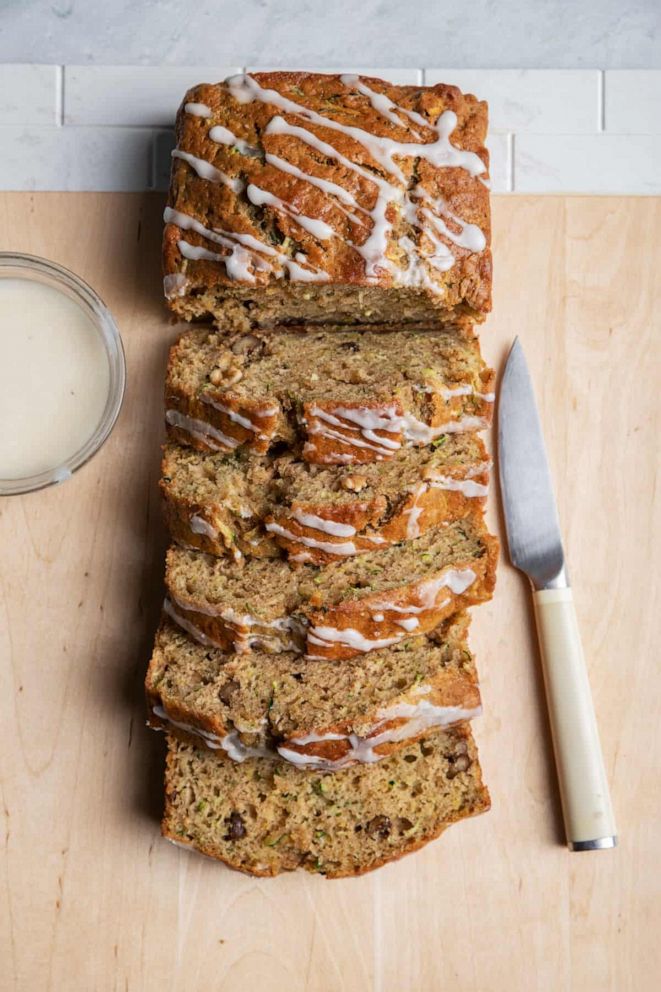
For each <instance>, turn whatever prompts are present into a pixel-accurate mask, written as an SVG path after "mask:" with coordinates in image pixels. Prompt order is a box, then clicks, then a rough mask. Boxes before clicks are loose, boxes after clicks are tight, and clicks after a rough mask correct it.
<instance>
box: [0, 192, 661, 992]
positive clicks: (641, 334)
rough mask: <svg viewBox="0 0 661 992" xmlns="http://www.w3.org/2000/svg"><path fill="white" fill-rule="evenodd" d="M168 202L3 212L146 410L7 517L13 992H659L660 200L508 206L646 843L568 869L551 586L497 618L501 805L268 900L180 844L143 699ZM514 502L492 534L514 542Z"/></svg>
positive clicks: (8, 954) (7, 241)
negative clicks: (541, 636) (108, 314)
mask: <svg viewBox="0 0 661 992" xmlns="http://www.w3.org/2000/svg"><path fill="white" fill-rule="evenodd" d="M162 206H163V204H162V200H161V198H160V197H159V196H156V195H144V196H142V195H115V194H108V195H98V194H94V195H93V194H34V195H31V194H5V195H3V196H1V197H0V239H1V247H2V248H4V249H14V250H18V251H25V252H33V253H35V254H39V255H44V256H46V257H48V258H52V259H56V260H57V261H58V262H61V263H63V264H64V265H67V266H70V267H71V268H72V269H74V270H75V271H76V272H77V273H79V274H80V275H81V276H82V277H83V278H84V279H87V280H88V281H89V282H90V283H91V284H92V285H93V286H94V287H95V288H96V289H97V290H98V292H99V293H100V295H101V296H102V297H103V298H104V300H105V301H106V302H107V303H108V305H109V306H110V307H111V309H112V311H113V312H114V314H115V316H116V318H117V321H118V324H119V326H120V329H121V332H122V335H123V339H124V344H125V347H126V355H127V363H128V389H127V394H126V401H125V404H124V409H123V412H122V414H121V418H120V420H119V423H118V425H117V427H116V429H115V431H114V433H113V435H112V437H111V439H110V441H109V442H108V443H107V444H106V446H105V447H104V449H103V450H102V452H101V453H100V454H99V455H98V456H97V457H96V458H95V459H94V460H93V461H92V462H91V463H90V464H89V465H88V466H86V467H85V468H84V469H83V470H81V471H80V473H79V474H77V475H76V476H75V477H74V478H73V479H72V480H71V481H70V482H68V483H66V484H65V485H63V486H61V487H59V488H56V489H50V490H47V491H44V492H40V493H35V494H33V495H30V496H25V497H13V498H9V499H8V498H5V499H0V570H1V574H0V580H1V585H0V588H1V592H2V598H1V600H0V774H1V783H0V785H1V794H2V806H1V810H2V813H1V820H0V822H1V823H2V836H3V838H4V841H3V853H2V862H1V863H0V878H1V879H2V881H1V882H0V885H1V891H0V987H1V988H2V989H3V990H5V989H20V990H26V992H27V990H30V992H41V990H46V989H52V990H55V992H65V990H76V992H77V990H83V992H91V990H96V989H98V990H102V992H106V990H110V989H127V990H131V992H133V990H141V989H147V990H151V989H158V990H165V989H176V990H177V992H181V990H202V989H204V990H205V992H206V990H214V992H215V990H227V992H244V990H250V989H260V988H261V989H268V990H269V992H285V990H286V992H298V990H303V989H305V990H310V992H335V990H344V992H440V990H451V992H469V990H470V992H500V990H503V992H505V990H507V992H518V990H521V992H532V990H536V989H538V990H541V992H548V990H553V992H556V990H569V989H571V990H576V992H592V990H594V992H606V990H613V992H627V990H631V992H646V990H648V989H649V990H651V989H656V988H659V987H660V986H661V799H660V796H661V781H660V776H661V676H660V672H661V665H660V661H661V659H660V657H659V653H660V649H659V639H660V638H659V633H660V631H659V618H660V616H661V604H660V602H659V560H660V558H661V549H660V548H659V533H660V532H661V519H660V516H659V498H658V490H657V488H656V486H657V466H658V454H659V408H660V403H659V396H660V373H661V367H660V362H659V340H660V339H661V327H660V326H659V324H660V319H659V314H660V312H661V298H660V290H659V286H660V282H659V277H658V273H659V270H660V269H661V252H660V246H661V243H660V240H659V231H661V201H658V200H657V201H655V200H652V199H633V198H631V199H615V198H611V199H601V198H600V199H596V198H593V199H587V198H569V197H567V198H565V197H548V198H530V197H503V198H496V199H495V202H494V214H495V216H494V226H495V231H496V238H495V242H496V243H495V259H496V287H495V306H494V314H493V317H492V318H490V319H489V321H488V322H487V325H486V326H485V328H484V330H483V332H482V342H483V349H484V352H485V355H486V357H487V359H488V360H489V361H491V362H492V363H493V364H495V365H496V367H498V368H500V367H501V365H502V361H503V358H504V356H505V354H506V350H507V348H508V346H509V344H510V342H511V340H512V337H513V336H514V335H515V334H519V335H520V336H521V338H522V340H523V343H524V346H525V349H526V353H527V356H528V359H529V362H530V365H531V369H532V373H533V376H534V379H535V382H536V386H537V391H538V397H539V402H540V405H541V409H542V415H543V420H544V424H545V429H546V434H547V440H548V445H549V449H550V457H551V461H552V464H553V469H554V472H555V479H556V483H557V489H558V493H559V504H560V516H561V519H562V522H563V528H564V534H565V538H566V546H567V551H568V556H569V562H570V570H571V575H572V579H573V583H574V586H575V593H576V600H577V609H578V613H579V617H580V621H581V624H582V630H583V636H584V641H585V649H586V654H587V659H588V662H589V667H590V677H591V681H592V686H593V690H594V699H595V705H596V708H597V712H598V717H599V723H600V727H601V733H602V738H603V744H604V751H605V758H606V766H607V769H608V773H609V777H610V780H611V782H612V789H613V801H614V805H615V810H616V815H617V819H618V826H619V833H620V847H619V848H618V849H617V850H615V851H611V852H600V853H595V854H569V853H568V852H567V850H566V849H565V847H564V845H563V838H562V829H561V821H560V817H559V807H558V795H557V788H556V782H555V777H554V769H553V762H552V759H551V751H550V745H549V734H548V726H547V717H546V712H545V707H544V699H543V695H542V688H541V682H540V675H539V669H538V657H537V650H536V645H535V637H534V630H533V626H532V623H531V617H530V611H529V601H528V591H527V588H526V585H525V582H524V580H523V579H522V578H521V577H520V576H519V575H518V574H517V573H516V572H514V571H513V570H512V569H511V568H510V567H509V565H508V564H507V563H506V561H503V562H502V563H501V567H500V576H499V583H498V589H497V593H496V597H495V599H494V600H493V602H492V603H490V604H488V605H487V606H483V607H481V608H480V609H478V610H476V611H475V620H474V633H473V644H474V646H475V648H476V651H477V658H478V663H479V668H480V673H481V678H482V687H483V695H484V704H485V709H486V712H485V716H484V717H483V718H482V719H481V720H480V721H479V722H477V724H476V733H477V738H478V741H479V744H480V746H481V753H482V758H483V765H484V772H485V777H486V780H487V782H488V784H489V786H490V789H491V794H492V799H493V809H492V811H491V812H490V813H489V814H487V815H486V816H482V817H479V818H478V819H475V820H472V821H469V822H467V823H464V824H460V825H458V826H455V827H453V828H451V829H450V831H449V832H448V833H447V834H446V835H445V836H444V837H442V838H441V839H440V840H439V841H437V842H436V843H434V844H432V845H430V846H429V847H428V848H427V849H425V850H423V851H422V852H420V853H419V854H416V855H414V856H413V857H410V858H406V859H404V860H403V861H401V862H399V863H398V864H395V865H391V866H389V867H386V868H384V869H382V870H381V871H379V872H377V873H376V874H373V875H368V876H366V877H364V878H362V879H357V880H348V881H336V882H328V881H326V880H324V879H323V878H320V877H315V876H308V875H304V874H300V875H299V874H296V875H294V876H288V877H282V878H278V879H275V880H255V879H251V878H247V877H244V876H242V875H238V874H235V873H232V872H230V871H228V870H226V869H225V868H223V867H221V866H219V865H216V864H214V863H213V862H211V861H208V860H206V859H203V858H201V857H198V856H196V855H193V854H188V853H186V852H184V851H181V850H179V849H177V848H175V847H172V846H171V845H169V844H167V843H165V842H164V841H162V840H161V839H160V836H159V827H158V817H159V815H160V810H161V775H162V764H163V740H162V738H161V737H160V736H159V735H157V734H154V733H151V732H148V731H147V730H146V729H145V728H144V710H143V701H142V685H141V683H142V679H143V675H144V670H145V665H146V662H147V659H148V655H149V648H150V641H151V637H152V633H153V630H154V627H155V625H156V621H157V616H158V612H159V604H160V600H161V595H162V591H161V573H162V563H163V552H164V548H165V543H166V541H165V535H164V533H163V528H162V524H161V520H160V514H159V502H158V492H157V477H158V468H159V443H160V440H161V437H162V407H161V393H162V379H163V371H164V366H165V356H166V350H167V346H168V343H169V342H170V341H171V340H172V338H173V337H174V335H175V333H176V328H175V326H174V325H173V324H172V323H171V322H170V321H169V318H168V316H167V314H166V311H165V309H164V307H163V304H162V300H161V287H160V275H159V257H158V256H159V238H160V228H161V222H160V214H161V211H162ZM497 509H498V504H497V494H496V492H495V490H494V493H493V495H492V499H491V516H492V525H493V526H494V527H495V528H496V529H497V530H499V529H500V525H499V519H498V513H497Z"/></svg>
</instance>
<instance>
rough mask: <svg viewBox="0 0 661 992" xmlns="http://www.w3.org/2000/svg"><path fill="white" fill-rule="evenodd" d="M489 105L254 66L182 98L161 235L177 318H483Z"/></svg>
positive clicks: (230, 321) (444, 90)
mask: <svg viewBox="0 0 661 992" xmlns="http://www.w3.org/2000/svg"><path fill="white" fill-rule="evenodd" d="M486 128H487V105H486V104H485V103H481V102H479V101H478V100H476V98H475V97H474V96H470V95H464V94H462V93H461V92H460V91H459V90H458V89H457V88H456V87H454V86H445V85H442V84H437V85H435V86H429V87H425V86H417V85H416V86H393V85H392V84H390V83H387V82H384V81H383V80H380V79H370V78H367V77H356V76H348V75H343V76H339V75H325V74H323V75H322V74H319V73H307V72H295V73H292V72H274V73H257V74H251V75H249V76H241V77H234V78H233V79H229V80H227V81H226V82H224V83H216V84H203V85H200V86H196V87H195V88H194V89H192V90H190V91H189V92H188V93H187V94H186V96H185V97H184V101H183V104H182V106H181V108H180V110H179V114H178V116H177V143H178V148H177V149H176V151H175V152H174V158H173V166H172V179H171V184H170V196H169V200H168V208H167V210H166V212H165V221H166V227H165V231H164V237H163V267H164V273H165V279H164V288H165V293H166V297H167V299H168V303H169V305H170V307H171V308H172V309H173V310H174V311H175V313H177V314H178V315H179V316H180V317H183V318H184V319H186V320H194V319H198V318H200V317H209V316H210V317H211V318H213V319H214V320H216V321H217V322H218V324H219V325H220V326H221V327H224V328H227V327H234V328H238V329H239V330H246V329H248V328H250V327H251V326H254V325H255V324H258V325H260V326H266V327H273V326H274V325H277V324H279V323H282V322H283V321H285V320H290V321H291V320H296V321H299V322H300V321H309V322H319V323H325V324H327V323H336V322H337V323H345V324H346V323H354V322H358V323H367V322H370V321H372V322H376V323H379V322H383V321H386V322H390V323H402V322H405V321H408V322H411V321H412V322H416V321H420V320H423V319H427V320H430V319H431V320H435V321H438V322H440V321H448V320H457V319H458V318H464V319H469V320H483V319H484V315H485V314H486V313H487V312H488V311H489V309H490V307H491V252H490V249H489V241H490V217H489V192H488V189H487V183H488V165H489V156H488V152H487V150H486V148H485V137H486Z"/></svg>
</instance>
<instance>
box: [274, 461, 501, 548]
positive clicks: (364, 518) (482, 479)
mask: <svg viewBox="0 0 661 992" xmlns="http://www.w3.org/2000/svg"><path fill="white" fill-rule="evenodd" d="M487 477H488V473H487V472H486V471H485V472H483V473H480V474H479V475H477V476H475V477H474V478H475V482H477V483H479V484H481V485H486V481H487ZM484 503H485V497H483V496H482V497H477V498H476V497H474V496H471V497H468V496H464V495H463V493H461V492H457V491H448V490H445V489H439V488H432V487H428V486H425V484H424V483H421V485H420V486H419V487H418V488H417V489H416V490H415V492H411V493H408V495H407V496H406V498H405V499H404V500H402V502H401V503H400V504H399V505H398V507H397V510H396V512H395V513H394V514H393V515H391V516H389V517H388V518H387V520H386V522H385V523H384V524H383V525H380V523H379V520H380V518H381V515H382V514H383V512H384V509H383V508H382V507H381V506H380V505H379V500H378V499H375V500H373V501H372V502H371V503H369V504H365V503H360V501H357V502H356V503H354V504H351V505H347V504H344V505H336V506H335V507H334V508H333V509H332V510H330V511H329V508H328V506H327V505H326V504H312V503H298V502H295V503H292V505H291V507H288V508H283V509H282V510H280V511H277V512H275V513H274V514H273V515H272V516H270V517H268V518H267V526H268V524H277V525H278V526H279V527H280V528H282V531H286V534H283V533H282V532H280V533H277V534H276V535H275V541H276V543H277V544H278V545H279V546H280V547H281V548H283V549H284V550H285V551H286V552H287V555H288V556H289V557H290V558H296V559H298V560H301V559H302V558H303V559H304V560H305V561H307V562H309V563H310V564H313V565H325V564H327V563H328V562H331V561H339V560H341V559H342V558H344V557H346V552H339V551H338V552H335V551H333V544H337V545H338V546H339V547H340V548H341V547H342V546H345V547H346V544H347V541H346V539H342V538H337V539H335V538H333V537H332V535H328V534H325V535H323V543H324V547H323V548H319V547H313V546H311V545H310V543H309V542H310V541H311V540H312V541H315V540H318V539H319V537H320V534H319V530H318V529H315V528H313V527H310V526H306V525H305V524H303V523H301V521H300V519H297V518H296V517H295V516H294V515H293V514H294V513H296V511H300V512H301V513H304V514H309V515H312V516H317V517H322V518H323V519H325V520H332V521H333V522H335V523H340V524H345V525H348V526H350V527H353V528H354V529H355V531H356V533H355V535H353V536H352V537H351V539H350V541H351V544H353V545H354V546H355V549H356V551H355V553H356V554H361V553H367V552H369V551H374V550H375V549H376V548H385V547H389V546H390V545H391V544H398V543H399V542H400V541H405V540H406V539H407V538H408V537H411V536H412V535H411V513H412V512H413V511H415V517H414V523H415V535H416V536H417V535H418V534H424V533H425V532H426V531H428V530H429V529H430V528H432V527H436V526H438V524H440V523H451V522H452V521H453V520H460V519H461V518H462V517H466V516H468V515H469V514H471V513H474V512H475V509H476V507H478V508H480V509H481V508H482V507H483V506H484Z"/></svg>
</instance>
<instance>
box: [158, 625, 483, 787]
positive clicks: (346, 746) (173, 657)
mask: <svg viewBox="0 0 661 992" xmlns="http://www.w3.org/2000/svg"><path fill="white" fill-rule="evenodd" d="M468 624H469V620H468V616H467V614H465V613H460V614H457V615H456V616H455V617H454V618H453V619H452V620H449V621H447V622H446V623H445V624H443V625H442V626H441V627H440V628H439V629H438V631H437V633H436V634H435V635H432V637H417V638H410V639H408V640H406V641H404V642H402V643H400V644H397V645H395V646H394V647H392V648H385V649H383V650H381V651H373V652H370V654H368V655H366V656H365V657H358V658H354V659H353V660H351V661H347V662H345V663H344V664H343V665H337V664H336V663H335V662H334V661H306V660H305V659H303V658H302V657H301V655H300V654H291V653H288V652H285V653H282V654H271V655H268V654H258V653H254V654H253V653H249V654H240V655H232V654H225V653H223V652H221V651H218V650H216V649H213V648H205V647H203V646H202V645H200V644H198V643H197V642H195V641H193V640H191V639H190V638H189V637H187V635H186V634H185V633H184V632H183V631H182V630H181V629H180V628H179V627H176V626H175V625H174V624H172V623H170V622H168V621H167V620H164V621H163V623H162V624H161V627H160V628H159V631H158V633H157V635H156V643H155V645H154V651H153V654H152V658H151V661H150V664H149V670H148V672H147V678H146V682H145V688H146V693H147V705H148V711H149V720H148V722H149V725H150V726H152V727H154V728H155V729H166V730H170V731H171V732H173V733H175V735H178V736H183V737H184V738H185V739H187V740H190V739H193V740H194V742H196V743H197V744H198V746H199V744H200V742H201V743H203V744H205V745H206V746H207V747H209V748H211V749H213V750H219V751H222V752H225V754H227V755H228V756H229V757H230V758H232V759H233V760H235V761H243V760H245V759H246V758H249V757H258V756H265V755H266V756H268V755H272V756H274V755H275V754H276V753H278V754H280V756H281V757H282V758H284V759H285V760H287V761H291V762H292V763H293V764H298V765H302V766H303V765H304V766H307V767H313V768H323V769H327V770H335V769H338V768H343V767H345V766H346V765H352V764H357V763H370V762H374V761H379V760H381V759H382V758H383V757H385V756H386V755H387V754H390V753H391V752H392V751H393V750H396V749H397V748H398V747H402V746H403V745H404V744H405V743H406V742H410V741H411V740H412V739H414V738H417V737H420V736H422V735H424V734H428V733H429V732H430V730H432V729H433V728H437V727H443V726H451V725H452V724H455V723H458V722H461V721H464V720H469V719H472V718H473V717H474V716H477V714H478V713H479V709H480V694H479V689H478V686H477V675H476V672H475V665H474V663H473V658H472V656H471V653H470V651H469V650H468V645H467V642H466V634H467V628H468Z"/></svg>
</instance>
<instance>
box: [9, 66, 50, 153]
mask: <svg viewBox="0 0 661 992" xmlns="http://www.w3.org/2000/svg"><path fill="white" fill-rule="evenodd" d="M61 75H62V70H61V68H60V66H59V65H0V127H2V125H3V124H22V125H24V126H25V125H29V124H46V125H48V124H50V125H55V124H59V123H60V118H59V114H60V93H61V82H60V80H61ZM1 140H2V138H1V134H0V141H1ZM1 147H3V148H4V147H5V142H2V145H1Z"/></svg>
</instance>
